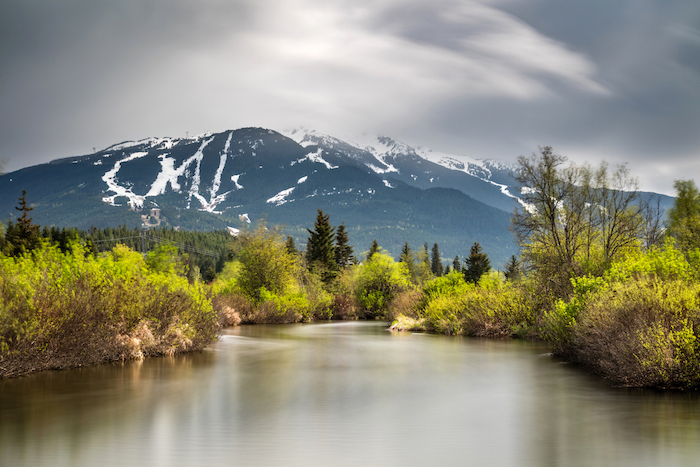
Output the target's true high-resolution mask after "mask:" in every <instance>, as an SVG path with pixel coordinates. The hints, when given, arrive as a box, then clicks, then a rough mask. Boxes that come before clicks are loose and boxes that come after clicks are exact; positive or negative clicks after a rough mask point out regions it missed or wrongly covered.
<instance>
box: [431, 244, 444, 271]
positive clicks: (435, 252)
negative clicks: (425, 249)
mask: <svg viewBox="0 0 700 467" xmlns="http://www.w3.org/2000/svg"><path fill="white" fill-rule="evenodd" d="M430 270H431V271H432V272H433V274H435V276H437V277H440V276H442V272H443V269H442V263H441V262H440V249H439V248H438V244H437V243H435V244H433V249H432V251H431V256H430Z"/></svg>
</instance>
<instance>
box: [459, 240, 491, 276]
mask: <svg viewBox="0 0 700 467" xmlns="http://www.w3.org/2000/svg"><path fill="white" fill-rule="evenodd" d="M464 263H465V266H466V267H465V268H464V269H463V272H464V279H465V280H466V281H467V282H472V283H474V284H476V283H478V282H479V279H481V276H483V275H484V274H486V273H487V272H489V271H490V270H491V260H489V257H488V255H487V254H486V253H483V252H482V251H481V245H479V242H476V243H474V245H472V247H471V249H470V250H469V257H468V258H467V259H465V260H464Z"/></svg>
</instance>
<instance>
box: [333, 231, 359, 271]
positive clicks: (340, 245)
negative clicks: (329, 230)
mask: <svg viewBox="0 0 700 467" xmlns="http://www.w3.org/2000/svg"><path fill="white" fill-rule="evenodd" d="M352 253H353V252H352V247H351V246H350V239H349V238H348V231H347V230H346V229H345V224H340V225H339V226H338V230H337V231H336V233H335V264H337V265H338V267H339V268H341V269H343V268H346V267H348V266H349V265H350V264H352V263H353V262H354V259H355V258H354V257H353V255H352Z"/></svg>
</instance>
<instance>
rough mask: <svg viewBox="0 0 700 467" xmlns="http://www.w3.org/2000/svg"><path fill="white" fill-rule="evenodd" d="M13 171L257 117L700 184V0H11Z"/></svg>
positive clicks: (5, 105) (666, 188) (7, 106)
mask: <svg viewBox="0 0 700 467" xmlns="http://www.w3.org/2000/svg"><path fill="white" fill-rule="evenodd" d="M0 60H1V62H0V158H3V159H5V161H6V167H5V170H6V171H11V170H16V169H19V168H21V167H25V166H29V165H34V164H38V163H42V162H47V161H49V160H52V159H55V158H59V157H67V156H73V155H79V154H87V153H91V152H92V148H93V147H96V148H97V149H101V148H104V147H106V146H109V145H111V144H114V143H118V142H122V141H125V140H136V139H141V138H146V137H149V136H175V137H184V136H185V134H186V133H189V135H190V136H192V135H194V134H197V133H203V132H207V131H214V132H218V131H224V130H227V129H235V128H240V127H246V126H262V127H265V128H271V129H275V130H286V129H292V128H295V127H298V126H305V127H309V128H312V129H315V130H318V131H320V132H324V133H328V134H332V135H336V136H342V135H345V134H353V133H361V132H367V133H372V134H374V133H377V134H386V135H389V136H393V137H394V138H396V139H399V140H401V141H404V142H406V143H409V144H414V145H422V146H425V147H429V148H432V149H434V150H437V151H442V152H448V153H453V154H459V155H467V156H471V157H477V158H495V159H502V160H506V161H514V160H515V159H516V158H517V156H518V155H521V154H524V155H529V154H530V153H532V152H533V151H536V150H537V146H538V145H550V146H553V147H554V150H555V152H557V153H560V154H562V155H566V156H568V157H569V158H570V159H572V160H575V161H577V162H583V161H589V162H591V163H593V164H596V163H598V162H600V161H601V160H607V161H609V162H611V163H613V164H614V163H619V162H629V164H630V167H631V169H632V172H633V173H634V174H636V175H638V176H639V178H640V180H641V182H642V188H643V189H645V190H650V191H658V192H663V193H667V194H673V187H672V186H673V180H674V179H689V178H692V179H694V180H696V182H698V183H700V2H698V1H697V0H615V1H611V0H585V1H582V0H458V1H452V0H233V1H226V0H197V1H194V0H119V1H110V0H2V2H0Z"/></svg>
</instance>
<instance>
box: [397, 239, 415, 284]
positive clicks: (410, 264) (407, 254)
mask: <svg viewBox="0 0 700 467" xmlns="http://www.w3.org/2000/svg"><path fill="white" fill-rule="evenodd" d="M399 262H400V263H404V264H405V265H406V268H407V269H408V274H409V275H410V276H411V279H415V277H416V263H415V262H414V261H413V253H412V252H411V246H410V245H409V244H408V242H405V243H404V244H403V248H401V256H399Z"/></svg>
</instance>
